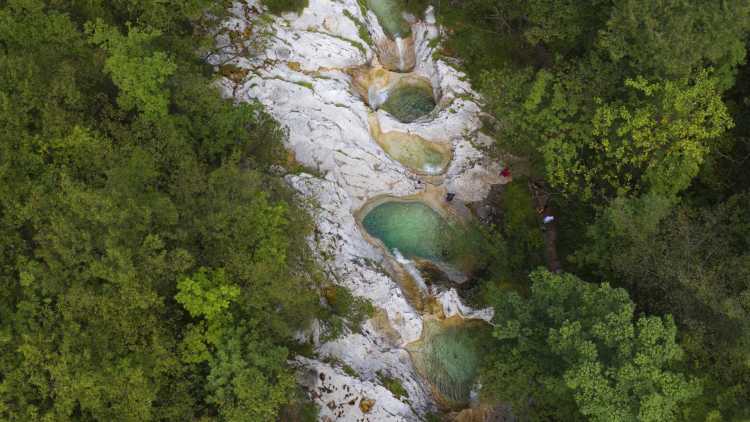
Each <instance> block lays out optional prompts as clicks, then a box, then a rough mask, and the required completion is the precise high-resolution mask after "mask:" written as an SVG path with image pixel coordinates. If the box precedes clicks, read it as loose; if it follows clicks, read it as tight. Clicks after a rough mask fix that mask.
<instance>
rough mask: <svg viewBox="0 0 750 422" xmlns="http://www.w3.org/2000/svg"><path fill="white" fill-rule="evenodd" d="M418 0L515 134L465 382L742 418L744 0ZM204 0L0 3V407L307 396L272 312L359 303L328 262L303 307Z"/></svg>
mask: <svg viewBox="0 0 750 422" xmlns="http://www.w3.org/2000/svg"><path fill="white" fill-rule="evenodd" d="M268 3H269V5H270V6H271V8H272V9H273V11H276V12H279V11H283V10H286V9H296V10H300V8H302V7H304V6H305V2H304V1H296V0H295V1H286V0H274V1H269V2H268ZM429 3H430V1H429V0H408V1H406V7H407V9H408V10H409V11H410V12H412V13H417V14H419V13H421V11H423V10H424V8H425V7H426V6H427V5H428V4H429ZM433 5H434V6H435V7H436V11H437V16H438V19H439V21H440V22H441V23H442V24H443V25H445V27H446V28H447V33H446V34H445V37H444V39H443V40H442V45H441V50H440V54H442V55H444V56H454V57H457V58H460V59H461V63H462V66H463V68H464V70H465V71H466V73H467V75H468V76H469V78H470V79H471V81H472V83H473V84H474V86H475V87H476V88H477V89H478V90H479V91H480V92H481V93H482V95H483V97H484V100H485V110H486V111H487V112H488V113H489V114H490V115H491V116H493V119H489V120H488V121H487V122H486V127H485V128H484V130H485V131H487V132H488V133H490V134H491V135H493V136H494V137H495V138H496V139H497V144H496V145H495V148H494V149H493V152H494V154H495V156H496V158H497V159H499V160H502V161H504V162H506V161H508V157H510V156H513V157H516V159H515V161H512V162H511V163H510V164H511V168H512V170H513V172H514V175H515V176H516V177H515V179H516V181H514V182H513V183H512V184H511V185H510V186H508V187H507V188H506V196H505V197H504V198H506V200H505V201H504V202H503V204H502V208H503V213H502V214H503V215H504V216H505V218H504V219H503V220H502V221H501V222H500V224H498V225H497V226H496V230H494V231H493V232H492V233H483V237H482V239H484V240H483V242H484V244H483V245H482V248H483V250H486V251H487V254H486V255H487V256H492V257H493V258H494V259H493V262H491V263H489V262H488V263H485V265H486V266H488V268H487V271H485V272H480V273H479V275H480V278H481V279H480V280H479V282H478V283H477V284H478V287H479V288H478V289H475V291H476V292H478V294H475V295H474V297H473V299H474V300H475V301H476V302H477V304H478V305H481V304H486V305H492V306H495V308H496V311H497V312H496V319H495V324H496V325H497V327H496V328H495V330H494V336H493V342H494V343H493V346H492V348H491V352H490V353H488V354H487V356H486V361H485V362H484V365H483V369H482V370H481V374H482V375H481V378H482V379H481V381H482V385H483V390H482V397H483V400H485V401H487V402H489V403H511V404H513V409H514V411H515V413H516V414H517V415H518V416H520V417H523V418H527V419H531V420H540V419H549V418H555V419H559V420H602V421H605V420H607V421H609V420H654V421H664V420H689V421H693V420H695V421H698V420H701V421H703V420H711V421H719V420H737V421H739V420H744V419H748V418H750V400H748V397H750V352H748V351H749V350H750V315H749V313H750V256H749V254H750V216H748V209H749V207H750V201H749V200H748V198H749V197H750V196H749V195H750V193H748V187H750V177H749V176H748V175H749V174H750V173H748V172H747V170H746V168H747V164H748V158H750V66H748V65H747V64H746V56H747V48H748V31H749V30H750V2H749V1H748V0H730V1H719V0H709V1H701V0H687V1H685V0H666V1H659V2H655V1H652V0H623V1H619V2H613V1H608V0H588V1H558V0H555V1H553V0H447V1H446V0H442V1H435V2H434V4H433ZM225 6H226V5H225V4H224V3H223V2H213V1H209V0H191V1H184V2H172V3H169V2H151V1H143V0H116V1H102V0H98V1H97V0H92V1H86V2H82V1H68V2H65V1H47V2H45V1H42V0H10V1H6V2H2V3H0V283H2V286H1V288H0V301H2V303H0V348H2V351H1V352H0V418H2V419H3V420H21V421H35V420H40V421H41V420H44V421H64V420H91V421H93V420H128V421H129V420H132V421H144V420H176V421H177V420H180V421H182V420H199V419H201V420H229V421H245V420H253V421H256V420H257V421H268V420H274V419H277V418H278V414H279V412H280V411H281V410H282V409H284V411H285V412H289V406H290V403H291V405H293V406H297V407H299V408H301V409H303V410H301V411H297V412H296V413H295V414H299V415H306V417H311V418H314V409H311V408H309V405H307V404H305V403H304V400H303V398H302V397H301V395H300V394H299V392H298V391H297V387H296V385H295V382H294V377H293V372H292V371H291V369H290V368H289V367H288V365H287V363H286V361H287V359H288V358H289V357H290V356H291V355H292V354H293V353H295V351H293V350H294V348H296V347H298V346H297V345H296V344H295V343H294V342H293V341H292V335H293V333H295V332H296V331H297V330H299V329H300V328H304V327H306V326H307V324H308V323H309V322H310V321H311V320H312V319H313V318H322V319H324V320H326V321H329V323H330V324H331V327H333V331H335V332H340V331H341V325H342V324H344V323H346V321H347V319H348V320H356V321H358V322H361V320H362V319H363V318H364V317H365V315H366V314H367V312H368V311H367V308H368V307H367V306H366V304H363V303H360V302H359V301H358V300H357V299H355V298H353V297H352V296H351V294H349V293H348V292H346V291H345V289H341V288H333V289H332V288H326V289H323V290H324V291H325V292H328V293H326V295H325V296H326V297H327V298H328V297H335V298H336V299H335V300H333V299H329V300H328V303H329V304H330V306H325V307H321V305H320V298H319V296H318V294H317V293H315V292H316V291H317V289H318V288H319V287H321V285H322V284H325V280H324V279H323V277H322V276H321V274H320V271H319V270H318V269H317V268H316V266H315V264H314V262H313V259H312V253H311V252H312V251H310V250H308V247H307V246H306V245H307V243H306V242H305V240H304V238H305V236H306V234H308V233H309V232H310V230H311V223H310V221H309V219H308V217H307V216H306V215H305V213H304V212H303V211H302V209H301V208H300V206H299V204H297V203H296V201H295V199H294V196H293V195H292V193H291V192H290V191H289V189H288V188H287V187H286V186H285V184H284V183H283V181H282V180H281V179H279V178H278V177H277V176H273V175H272V174H271V173H269V172H268V168H269V166H270V165H272V164H275V163H279V162H281V160H282V159H283V158H284V153H283V149H282V147H281V145H282V142H281V141H282V139H283V138H282V136H283V134H282V131H280V130H279V127H278V124H277V122H274V121H273V120H272V119H271V118H270V117H269V116H268V115H267V114H265V113H264V111H263V109H262V107H261V106H260V105H258V104H252V103H244V104H240V105H232V104H231V103H230V102H228V101H225V100H222V99H221V98H220V96H219V94H218V92H217V90H216V89H215V88H214V87H213V85H212V80H213V79H212V78H213V77H214V75H213V69H212V68H211V67H210V66H207V65H206V63H205V62H204V61H203V60H202V59H201V54H205V53H206V52H208V51H209V49H210V47H211V45H212V40H211V39H210V37H209V36H208V35H207V34H209V33H210V30H211V29H213V28H215V25H216V24H217V22H219V21H220V20H221V19H222V18H223V13H224V7H225ZM526 180H528V181H530V182H533V183H535V184H536V185H538V186H544V187H545V189H547V191H548V193H549V194H550V197H551V198H552V205H553V206H554V209H556V210H557V213H558V215H557V220H558V221H559V233H560V236H559V242H558V244H557V247H558V249H559V250H560V252H561V255H562V257H563V258H564V260H563V261H564V262H563V267H564V269H565V271H566V273H563V274H552V273H549V272H546V271H543V270H536V267H537V266H538V265H540V264H541V263H542V262H543V259H542V258H541V257H542V256H543V254H542V249H543V248H544V243H543V240H542V238H543V234H542V233H541V231H540V230H539V222H538V217H537V215H536V213H535V211H534V209H533V205H532V204H533V201H532V198H531V193H530V192H529V190H528V188H527V185H526ZM486 231H488V230H486ZM573 274H576V275H573ZM582 279H586V280H589V281H591V282H586V281H582ZM600 280H606V281H607V282H608V283H609V284H598V283H593V282H594V281H600ZM516 291H517V292H518V293H516ZM331 292H335V295H334V294H333V293H331ZM287 414H289V413H287ZM300 417H302V416H300Z"/></svg>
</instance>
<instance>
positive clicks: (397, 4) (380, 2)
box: [367, 0, 411, 39]
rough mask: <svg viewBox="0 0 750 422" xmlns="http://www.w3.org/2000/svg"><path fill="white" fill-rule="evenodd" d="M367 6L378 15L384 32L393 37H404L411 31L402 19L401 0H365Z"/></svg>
mask: <svg viewBox="0 0 750 422" xmlns="http://www.w3.org/2000/svg"><path fill="white" fill-rule="evenodd" d="M367 7H368V8H369V9H370V10H372V12H373V13H374V14H375V16H377V17H378V22H380V26H382V27H383V30H384V31H385V33H386V34H387V35H388V36H389V37H391V38H392V39H393V38H406V37H408V36H409V34H410V33H411V29H410V27H409V23H408V22H406V19H404V16H403V12H404V7H403V4H402V0H367Z"/></svg>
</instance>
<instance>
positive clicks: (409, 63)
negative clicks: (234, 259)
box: [211, 0, 504, 421]
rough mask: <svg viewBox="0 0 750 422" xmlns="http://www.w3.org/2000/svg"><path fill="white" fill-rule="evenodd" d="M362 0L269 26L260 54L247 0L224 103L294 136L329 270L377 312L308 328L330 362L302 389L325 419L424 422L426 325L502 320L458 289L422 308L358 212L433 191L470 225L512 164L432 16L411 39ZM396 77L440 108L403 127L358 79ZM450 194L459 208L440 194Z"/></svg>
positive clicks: (323, 1) (323, 2)
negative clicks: (416, 157)
mask: <svg viewBox="0 0 750 422" xmlns="http://www.w3.org/2000/svg"><path fill="white" fill-rule="evenodd" d="M363 3H364V2H362V3H360V2H358V1H356V0H339V1H334V0H310V4H309V7H307V8H306V9H305V10H304V11H303V12H302V13H301V14H287V15H283V16H280V17H276V18H274V19H273V21H272V22H266V23H264V24H263V26H262V27H263V28H264V30H265V31H268V33H269V36H268V42H267V43H265V44H264V45H262V47H258V46H257V45H250V44H249V41H248V42H246V41H243V35H245V36H247V35H248V34H251V33H253V31H254V30H256V28H259V27H261V25H260V23H259V22H258V21H257V20H258V15H259V14H258V11H259V10H261V9H262V7H261V6H260V5H258V4H256V3H254V2H238V3H236V4H235V5H234V7H233V14H234V18H232V19H230V20H229V21H227V22H226V23H225V27H226V29H227V32H226V34H225V35H224V36H223V38H222V40H221V43H222V44H223V45H224V46H225V49H224V53H225V54H224V55H223V56H216V57H213V58H212V59H211V60H212V61H213V62H214V64H216V65H217V66H220V67H223V68H230V69H232V72H231V75H229V76H228V77H227V78H225V79H224V80H223V81H222V82H221V84H222V87H223V89H224V92H225V95H227V96H231V97H233V98H235V99H236V101H254V100H258V101H260V102H261V103H262V104H263V105H264V106H265V107H266V109H267V110H268V112H269V113H270V114H271V115H272V116H273V117H274V118H276V119H277V120H278V121H279V122H280V123H281V125H282V126H283V127H284V128H285V129H286V130H287V131H288V139H287V143H286V147H287V149H288V150H289V151H290V153H292V154H293V156H294V157H295V159H296V161H297V162H299V163H300V164H301V165H302V166H304V167H305V168H308V169H310V171H309V172H307V173H299V174H289V175H287V176H286V179H287V181H288V183H289V184H290V185H291V186H293V187H294V188H295V189H296V190H297V191H298V192H299V193H300V195H302V196H303V197H305V198H307V199H310V201H308V203H309V204H310V205H309V206H310V211H311V214H312V215H313V216H314V219H315V222H316V225H317V230H316V233H317V234H316V236H314V237H313V238H311V239H310V241H311V242H314V246H313V247H314V249H315V250H317V251H318V252H319V256H320V261H321V264H322V265H323V266H324V268H326V269H327V271H328V272H329V276H330V278H331V279H332V280H333V281H334V282H336V283H338V284H340V285H343V286H345V287H347V288H349V289H350V290H351V291H352V293H353V294H355V295H357V296H360V297H364V298H367V299H368V300H369V301H370V302H371V303H372V304H373V305H374V307H375V308H376V309H377V312H376V314H375V317H373V318H372V319H371V320H369V321H367V322H366V323H365V324H364V325H363V327H362V329H361V331H360V332H352V333H347V334H346V335H344V336H343V337H341V338H338V339H336V340H333V341H328V342H321V341H320V337H319V335H318V334H319V333H318V331H317V330H315V329H311V330H310V332H309V333H305V336H307V338H308V339H311V341H313V342H314V344H315V348H316V352H317V356H318V357H317V359H309V358H304V357H297V358H296V359H295V364H296V365H297V367H298V368H299V374H300V382H301V384H302V385H303V386H304V387H305V388H306V389H307V391H308V392H309V393H310V395H311V397H312V398H313V399H314V400H315V401H316V402H317V403H318V404H319V405H320V408H321V418H322V420H342V421H366V420H370V421H417V420H420V419H421V418H423V417H424V416H425V415H426V414H428V413H431V412H435V411H436V410H437V409H438V402H439V400H436V397H434V396H433V393H432V390H433V389H432V388H431V387H430V386H429V385H428V381H427V380H426V379H425V377H423V376H422V375H420V374H419V373H418V372H417V370H416V369H415V366H414V364H413V361H412V357H411V355H410V352H409V351H408V350H407V345H409V344H412V343H414V342H416V341H418V340H419V339H420V338H421V336H422V331H423V327H424V320H425V318H426V317H427V316H429V317H430V318H434V317H436V316H437V317H440V318H446V317H450V316H456V315H457V316H460V317H465V318H478V319H485V320H489V319H491V317H492V313H491V311H490V310H473V309H470V308H468V307H467V306H465V305H464V304H462V303H461V300H460V298H459V296H458V295H457V294H456V291H455V290H444V291H439V290H438V291H434V292H431V294H428V293H426V292H424V293H421V294H422V295H423V296H424V297H422V298H421V299H423V300H422V301H421V302H423V303H430V304H431V306H421V305H420V304H418V303H415V300H414V299H413V298H410V297H409V295H408V294H407V293H408V292H405V291H404V288H403V286H404V284H403V280H402V279H400V277H401V276H400V274H403V273H404V271H403V265H402V263H400V262H399V261H398V260H396V259H394V256H393V254H392V253H391V251H387V250H385V249H383V248H382V247H380V246H379V245H377V244H375V243H374V242H372V241H370V240H368V238H367V235H366V233H364V231H363V228H362V226H361V224H360V221H358V219H357V217H356V216H357V213H358V211H359V210H361V209H362V208H363V207H365V206H366V204H368V202H370V201H371V200H373V199H374V198H378V197H382V196H384V195H388V196H392V197H407V196H414V197H420V195H425V196H429V197H430V198H431V199H430V200H431V201H432V203H434V204H436V205H435V206H439V207H442V208H443V210H442V211H444V212H448V213H454V214H456V215H459V216H461V218H466V216H465V215H464V214H465V213H466V207H465V206H464V204H465V203H471V202H478V201H481V200H482V199H483V198H485V197H486V195H487V194H488V192H489V191H490V188H491V186H492V185H494V184H499V183H502V182H504V181H503V180H502V177H500V174H499V173H500V166H499V164H498V163H491V162H490V161H489V160H487V159H486V158H485V157H484V156H483V153H482V152H481V140H482V136H481V135H480V134H479V132H478V129H479V126H480V120H479V115H480V107H479V105H478V98H477V95H476V93H475V92H474V91H472V89H471V87H470V86H469V84H468V83H467V82H466V81H465V78H464V75H463V74H462V73H461V72H459V71H457V70H456V69H455V68H454V67H452V66H451V65H450V64H448V63H447V62H445V61H443V60H440V59H439V58H438V59H436V58H435V57H436V55H435V54H433V53H434V48H435V46H436V45H437V44H438V43H437V40H438V39H439V37H440V28H439V27H438V26H437V25H436V23H435V19H434V16H433V14H432V11H431V10H428V11H427V12H426V13H425V17H424V19H417V18H415V17H413V16H408V15H407V16H405V20H406V22H407V24H408V25H409V27H410V28H411V31H410V35H409V36H408V38H404V39H401V38H399V39H398V40H394V39H391V38H389V37H388V36H387V35H386V33H385V32H384V30H383V28H382V26H381V25H380V23H379V21H378V18H377V17H376V16H375V15H374V13H373V12H372V11H370V10H368V9H367V8H366V6H364V5H363ZM394 54H395V56H394ZM391 70H398V71H404V70H409V72H408V76H409V77H410V78H418V79H419V80H425V81H429V82H430V83H431V84H432V88H433V92H434V93H435V103H436V107H435V109H434V110H432V111H431V112H429V113H427V114H426V115H425V116H423V117H420V118H417V119H416V120H414V121H411V122H409V123H403V122H401V121H399V120H398V119H396V118H395V117H393V116H392V115H391V114H389V113H388V112H387V111H385V110H382V109H379V110H374V109H373V108H372V107H371V106H370V105H368V104H369V103H370V102H371V100H372V99H371V98H368V92H367V91H366V90H364V91H363V89H362V81H361V80H360V79H358V75H362V74H363V72H364V73H365V74H371V73H372V72H373V71H376V73H379V74H381V75H382V74H385V75H388V74H389V72H391ZM404 74H405V73H393V78H392V79H394V80H397V79H399V78H403V75H404ZM386 79H388V78H386ZM365 88H366V87H365ZM410 120H411V119H410ZM383 134H389V136H391V137H393V136H396V137H397V138H398V137H399V135H398V134H402V137H403V138H404V139H406V140H408V139H416V138H418V139H422V140H424V142H430V143H434V144H437V145H439V147H438V148H440V150H441V151H442V150H445V151H448V152H449V153H447V154H446V155H447V156H449V157H450V162H449V163H448V164H447V166H446V168H445V169H444V171H441V172H439V174H429V173H426V172H417V171H415V170H414V168H413V167H414V166H413V165H412V166H411V167H410V165H407V164H408V163H406V164H405V163H404V162H400V161H398V159H399V156H397V155H396V156H394V155H389V153H388V152H387V151H385V150H384V149H383V147H382V145H383V141H384V140H383V139H379V137H380V136H382V135H383ZM393 134H396V135H393ZM436 173H437V172H436ZM449 192H450V193H453V194H455V198H454V199H453V201H451V202H450V203H449V202H446V201H444V200H441V198H442V197H443V196H444V195H445V194H447V193H449ZM326 362H327V363H326ZM387 380H396V381H397V382H398V384H400V385H401V386H402V387H403V390H405V394H396V393H394V392H393V391H392V390H393V388H391V389H389V388H387V387H388V386H387V385H386V384H388V382H387Z"/></svg>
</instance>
